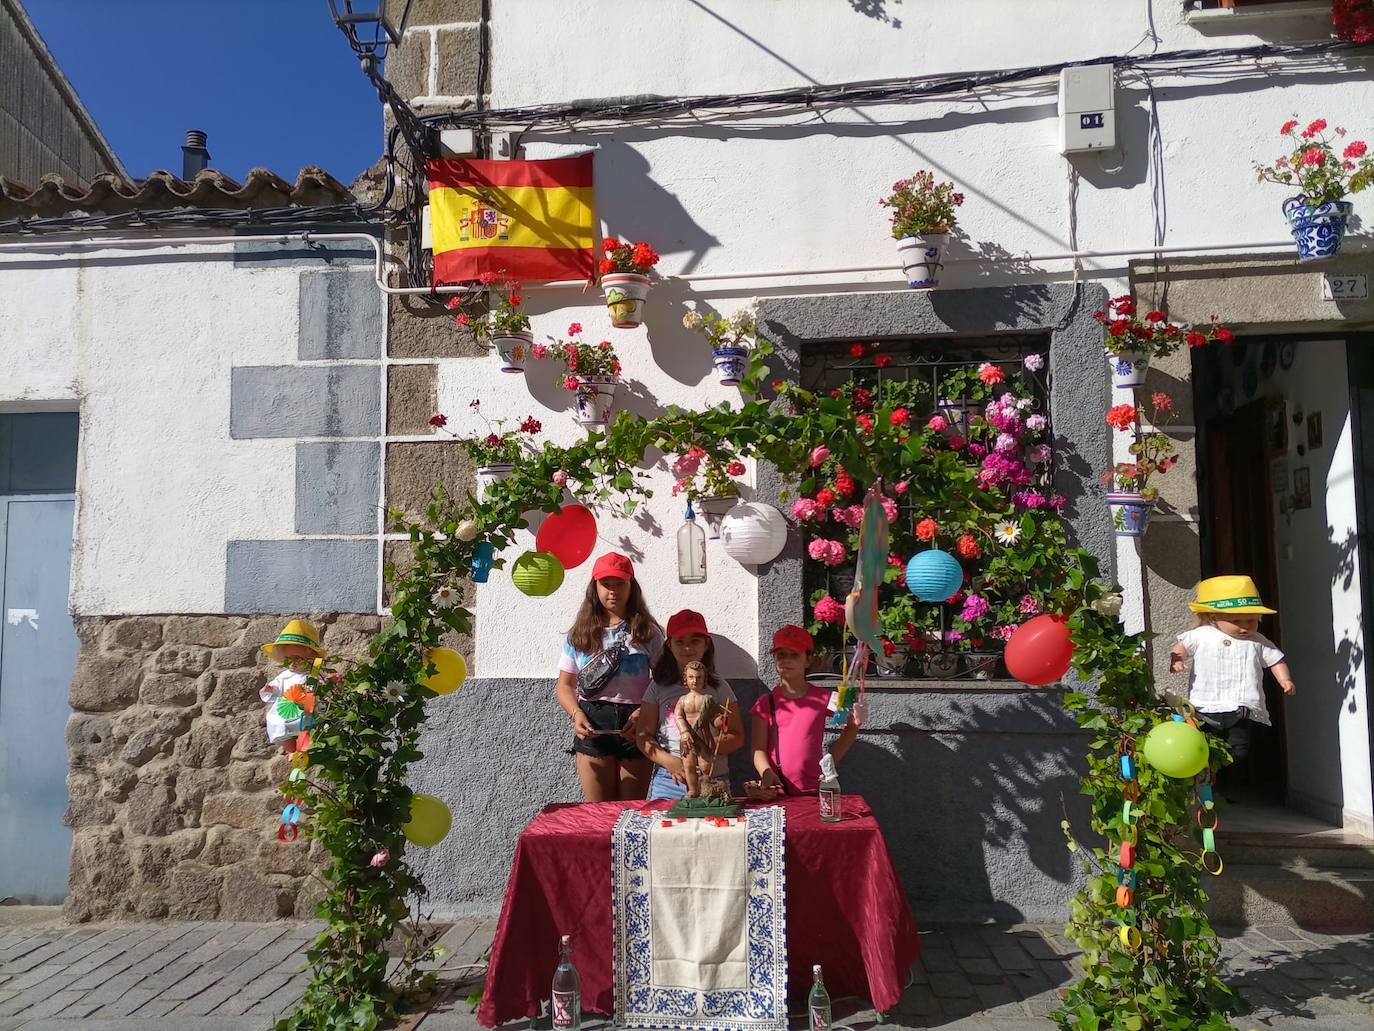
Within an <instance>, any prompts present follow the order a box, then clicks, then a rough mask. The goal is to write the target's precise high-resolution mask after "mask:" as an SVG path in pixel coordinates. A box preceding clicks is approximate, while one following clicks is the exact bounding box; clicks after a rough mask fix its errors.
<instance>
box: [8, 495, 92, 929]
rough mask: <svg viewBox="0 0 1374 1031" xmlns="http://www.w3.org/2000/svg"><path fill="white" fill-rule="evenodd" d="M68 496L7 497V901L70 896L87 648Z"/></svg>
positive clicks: (50, 900)
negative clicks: (75, 690)
mask: <svg viewBox="0 0 1374 1031" xmlns="http://www.w3.org/2000/svg"><path fill="white" fill-rule="evenodd" d="M72 508H73V501H72V499H71V497H70V495H68V496H65V497H63V496H54V495H51V494H49V495H29V496H14V495H10V496H0V546H3V551H0V573H2V574H3V578H2V579H0V616H3V623H0V899H3V898H6V897H9V898H14V899H17V900H18V901H20V902H26V903H34V904H51V903H57V902H61V901H62V900H63V898H65V897H66V894H67V867H68V863H69V860H70V855H71V846H72V836H71V831H69V830H68V829H67V828H66V827H65V826H63V824H62V815H63V813H64V812H65V810H66V808H67V748H66V735H65V730H66V723H67V713H68V706H67V689H68V687H69V685H70V684H71V679H72V672H73V671H74V670H75V668H76V650H77V639H76V631H75V629H74V627H73V625H72V618H71V615H70V613H69V612H68V609H67V591H68V581H69V570H70V568H71V550H72Z"/></svg>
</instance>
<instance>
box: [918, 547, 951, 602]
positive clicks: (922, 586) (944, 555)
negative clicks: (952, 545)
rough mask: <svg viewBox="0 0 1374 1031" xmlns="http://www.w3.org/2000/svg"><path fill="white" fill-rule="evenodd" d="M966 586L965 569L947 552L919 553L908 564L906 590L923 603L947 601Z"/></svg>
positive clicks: (936, 550) (933, 550) (931, 551)
mask: <svg viewBox="0 0 1374 1031" xmlns="http://www.w3.org/2000/svg"><path fill="white" fill-rule="evenodd" d="M963 586H964V569H963V567H962V566H960V565H959V561H958V559H956V558H955V557H954V556H953V555H951V554H950V553H949V552H947V551H940V550H938V549H932V550H930V551H918V552H917V553H916V554H914V555H912V556H911V560H910V561H909V562H907V564H906V589H907V590H908V591H910V592H911V593H912V594H914V595H916V597H918V598H920V599H921V600H922V601H947V600H948V599H949V598H951V597H953V595H954V593H955V592H956V591H958V590H959V588H960V587H963Z"/></svg>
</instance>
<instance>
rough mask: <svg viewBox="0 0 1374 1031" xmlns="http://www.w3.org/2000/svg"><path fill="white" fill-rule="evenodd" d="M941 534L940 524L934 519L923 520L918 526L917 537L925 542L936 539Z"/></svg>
mask: <svg viewBox="0 0 1374 1031" xmlns="http://www.w3.org/2000/svg"><path fill="white" fill-rule="evenodd" d="M939 532H940V524H939V523H937V522H936V521H935V520H934V519H929V518H927V519H922V520H921V521H920V522H919V523H917V524H916V536H917V537H918V538H920V539H921V540H923V541H931V540H934V539H935V535H936V534H937V533H939Z"/></svg>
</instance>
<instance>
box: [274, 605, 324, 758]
mask: <svg viewBox="0 0 1374 1031" xmlns="http://www.w3.org/2000/svg"><path fill="white" fill-rule="evenodd" d="M262 650H263V652H264V653H265V654H266V655H267V657H268V658H269V659H271V660H272V661H273V662H279V663H281V664H282V666H283V667H285V668H284V669H282V671H281V672H280V673H278V674H277V676H276V677H275V678H273V680H272V682H271V683H269V684H264V685H263V688H262V690H261V691H259V692H258V697H260V698H261V699H262V700H263V701H264V702H266V703H267V714H266V720H267V737H268V740H270V741H271V742H272V743H273V744H274V745H276V744H279V745H281V746H282V751H284V752H287V753H290V752H294V751H296V748H297V746H298V743H299V741H300V735H301V733H302V732H303V731H305V730H308V729H309V728H310V725H311V724H312V723H314V716H313V713H314V712H315V693H314V692H313V691H311V690H310V685H309V682H308V678H309V675H310V673H311V672H312V671H313V670H316V669H318V668H319V666H320V663H321V662H322V661H323V660H324V649H323V648H322V647H320V632H319V631H318V630H316V629H315V627H314V626H313V625H312V624H310V623H307V622H306V621H305V620H303V619H293V620H291V622H289V623H287V624H286V626H285V627H283V628H282V631H281V633H279V634H277V639H276V640H275V641H270V642H268V643H267V644H264V645H263V646H262Z"/></svg>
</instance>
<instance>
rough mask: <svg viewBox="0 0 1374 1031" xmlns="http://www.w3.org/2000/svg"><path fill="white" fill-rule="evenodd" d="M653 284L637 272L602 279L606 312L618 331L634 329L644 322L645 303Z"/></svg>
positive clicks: (609, 274) (621, 273)
mask: <svg viewBox="0 0 1374 1031" xmlns="http://www.w3.org/2000/svg"><path fill="white" fill-rule="evenodd" d="M652 285H653V284H652V282H651V280H650V279H649V277H648V276H645V275H640V274H639V273H637V272H611V273H608V274H607V275H604V276H602V277H601V289H603V290H604V291H606V310H607V311H608V312H609V313H610V315H611V325H612V326H614V327H615V328H616V329H634V328H635V327H636V326H638V325H639V324H640V323H641V322H643V321H644V302H645V300H646V298H648V296H649V288H650V287H651V286H652Z"/></svg>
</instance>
